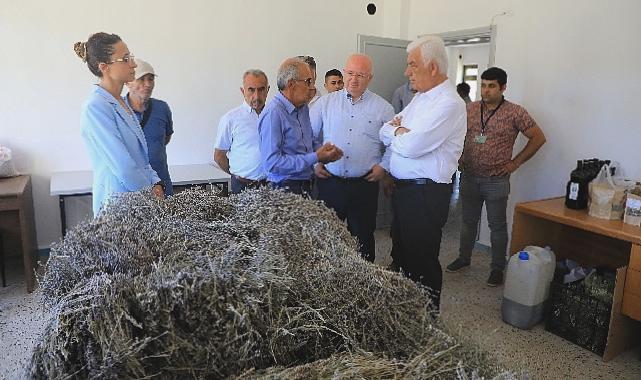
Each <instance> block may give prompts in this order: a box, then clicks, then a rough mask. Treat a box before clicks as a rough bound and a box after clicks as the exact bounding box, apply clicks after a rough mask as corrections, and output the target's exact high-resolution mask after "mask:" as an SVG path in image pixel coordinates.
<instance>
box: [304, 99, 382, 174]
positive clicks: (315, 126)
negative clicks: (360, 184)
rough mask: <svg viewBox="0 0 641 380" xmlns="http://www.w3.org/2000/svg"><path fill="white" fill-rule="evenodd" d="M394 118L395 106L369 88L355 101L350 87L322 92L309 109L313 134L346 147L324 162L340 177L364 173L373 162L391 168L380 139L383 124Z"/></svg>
mask: <svg viewBox="0 0 641 380" xmlns="http://www.w3.org/2000/svg"><path fill="white" fill-rule="evenodd" d="M392 118H394V109H393V108H392V105H391V104H389V103H388V102H387V101H386V100H385V99H383V98H381V97H380V96H378V95H376V94H375V93H373V92H371V91H369V90H366V91H365V92H364V93H363V95H362V96H361V97H360V99H358V101H356V102H354V103H352V98H351V96H350V95H349V93H348V92H347V90H345V89H342V90H340V91H335V92H332V93H329V94H327V95H324V96H322V97H321V98H320V99H319V100H318V102H316V104H315V105H314V107H312V109H311V111H310V119H311V122H312V130H313V131H314V136H319V137H320V136H322V141H323V142H324V143H326V142H331V143H332V144H334V145H336V146H337V147H338V148H340V149H341V150H342V151H343V157H342V158H341V159H340V160H338V161H335V162H331V163H328V164H326V165H325V167H326V169H327V171H329V172H330V173H332V175H334V176H338V177H362V176H364V175H365V174H367V173H368V172H369V171H370V170H371V169H372V167H373V166H374V165H381V166H382V167H383V168H385V169H386V170H388V169H389V153H386V154H385V159H383V152H385V145H383V143H382V142H381V140H380V139H379V136H378V134H379V131H380V129H381V126H383V124H385V123H387V122H388V121H390V120H392Z"/></svg>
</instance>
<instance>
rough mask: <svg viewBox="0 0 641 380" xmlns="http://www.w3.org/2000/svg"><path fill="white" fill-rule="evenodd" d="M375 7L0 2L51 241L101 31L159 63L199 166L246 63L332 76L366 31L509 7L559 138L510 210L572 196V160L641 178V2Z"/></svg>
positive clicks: (13, 143) (394, 0) (522, 82)
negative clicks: (85, 53)
mask: <svg viewBox="0 0 641 380" xmlns="http://www.w3.org/2000/svg"><path fill="white" fill-rule="evenodd" d="M368 2H369V1H360V0H349V1H343V0H327V1H322V2H320V1H318V2H317V1H313V2H312V1H294V0H272V1H269V2H262V1H258V0H254V1H251V0H224V1H216V2H209V1H205V0H187V1H182V2H175V1H171V0H157V1H153V2H151V1H134V2H132V1H123V0H112V1H111V2H109V3H108V4H106V5H101V3H96V2H86V1H80V0H73V1H65V2H42V1H36V0H23V1H13V2H10V1H6V0H5V1H2V2H1V3H0V57H2V63H1V64H0V68H1V70H0V75H1V79H2V82H1V83H2V91H0V144H2V145H7V146H9V147H10V148H12V149H13V150H14V152H15V155H16V163H17V166H18V169H19V170H21V171H23V172H28V173H31V174H32V175H33V181H34V196H35V206H36V219H37V232H38V242H39V245H40V246H41V247H44V246H47V245H49V244H50V243H51V242H52V241H54V240H56V239H58V238H59V232H58V231H59V216H58V208H57V203H56V200H55V199H53V198H52V197H50V196H49V177H50V173H51V172H54V171H62V170H80V169H89V168H90V165H89V160H88V158H87V154H86V152H85V150H84V146H83V144H82V141H81V138H80V133H79V123H78V119H79V117H78V115H79V112H80V106H81V104H82V102H83V100H84V99H85V97H86V96H87V94H88V92H89V91H90V84H91V83H93V82H94V81H95V80H94V78H92V76H91V74H90V73H89V72H88V70H87V69H86V67H85V66H84V65H83V64H82V62H81V61H80V60H79V59H78V58H76V56H75V54H74V53H73V50H72V44H73V42H75V41H78V40H84V39H86V38H87V36H88V35H89V34H90V33H92V32H95V31H99V30H104V31H109V32H115V33H118V34H120V35H121V36H122V37H123V38H124V40H125V41H126V42H127V43H128V45H129V47H130V49H131V51H132V52H133V53H134V54H136V55H138V56H139V57H141V58H145V59H147V60H149V61H150V62H152V64H154V66H155V67H156V69H157V71H158V74H159V78H158V81H157V85H156V91H155V96H157V97H159V98H162V99H165V100H167V101H168V102H169V104H170V106H171V107H172V110H173V112H174V120H175V127H176V135H175V137H174V139H173V140H172V143H171V144H170V146H169V150H168V154H169V162H170V164H189V163H203V162H209V161H210V160H211V158H210V156H211V151H212V144H213V139H214V136H215V132H216V131H215V129H216V128H215V125H216V123H217V120H218V118H219V117H220V116H221V115H222V114H223V113H224V112H225V111H226V110H227V109H229V108H231V107H233V106H235V105H236V104H238V103H239V102H240V101H241V99H240V96H239V93H238V87H239V85H240V75H241V73H242V72H243V70H244V69H245V68H248V67H259V68H262V69H264V70H265V71H266V72H267V73H268V74H269V77H270V80H271V82H272V83H273V82H274V74H275V71H276V69H277V66H278V64H279V63H280V62H281V61H282V59H283V58H285V57H287V56H291V55H296V54H311V55H313V56H315V57H316V58H317V61H318V62H319V70H318V72H319V73H324V72H325V71H326V70H327V69H329V68H330V67H341V65H342V64H343V61H344V59H345V57H346V56H347V55H348V54H349V53H350V52H353V51H355V50H356V49H357V46H356V34H358V33H361V34H367V35H380V36H382V37H391V38H409V39H412V38H413V37H415V36H417V35H420V34H426V33H437V32H446V31H453V30H462V29H470V28H478V27H483V26H487V25H489V23H490V20H491V19H492V16H494V15H495V14H498V13H500V12H503V11H507V12H509V15H507V16H499V17H496V19H495V23H496V25H497V39H496V65H497V66H500V67H503V68H504V69H505V70H506V71H507V72H508V75H509V82H508V90H507V92H506V96H507V98H508V99H510V100H512V101H515V102H517V103H520V104H522V105H524V106H525V107H526V108H527V109H528V110H529V112H530V113H531V114H532V115H533V116H534V118H535V119H536V120H537V121H538V123H539V124H540V125H541V127H542V128H543V130H544V131H545V134H546V136H547V138H548V143H547V144H546V145H545V146H544V147H543V148H542V150H541V151H540V152H539V154H538V155H537V156H536V157H535V158H534V159H533V160H531V161H530V162H528V163H527V164H526V165H525V166H523V167H522V168H521V169H520V170H519V171H518V172H517V173H516V174H515V175H514V176H513V179H512V196H511V202H510V203H511V204H510V206H512V205H513V204H514V203H515V202H519V201H523V200H529V199H536V198H544V197H550V196H557V195H562V194H563V193H564V191H565V190H564V189H565V183H566V181H567V180H568V176H569V172H570V170H571V169H572V165H573V163H574V162H575V161H576V159H580V158H584V157H601V158H609V159H613V160H617V161H619V162H620V163H621V164H622V167H623V169H624V171H625V172H626V174H627V175H628V176H630V177H635V178H641V165H639V164H638V162H639V154H638V151H639V149H638V146H639V141H641V128H640V127H639V126H638V120H641V107H639V106H638V104H639V101H638V96H639V89H641V73H639V70H638V64H637V62H639V61H641V49H639V48H638V47H637V46H638V41H637V38H638V36H640V35H641V21H640V20H639V17H638V16H639V14H641V2H639V1H637V0H616V1H612V2H608V3H607V4H606V3H604V2H602V1H597V0H584V1H582V2H581V3H580V4H578V3H577V2H570V1H555V0H541V1H539V2H532V1H526V0H513V1H508V0H487V1H483V2H470V1H466V0H451V1H448V2H443V1H435V0H383V1H378V2H375V3H376V5H377V6H378V12H377V13H376V15H375V16H369V15H367V13H366V12H365V7H366V5H367V3H368ZM386 10H387V12H386ZM274 90H275V86H274V87H273V88H272V92H273V91H274ZM519 144H523V141H522V140H520V141H519ZM521 146H522V145H521ZM510 210H511V207H510ZM509 218H510V219H511V212H510V215H509Z"/></svg>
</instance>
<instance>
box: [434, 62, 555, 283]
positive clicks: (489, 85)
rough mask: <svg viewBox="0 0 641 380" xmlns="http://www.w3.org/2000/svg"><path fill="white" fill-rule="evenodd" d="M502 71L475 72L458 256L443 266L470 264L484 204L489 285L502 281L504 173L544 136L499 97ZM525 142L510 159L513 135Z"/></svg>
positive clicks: (503, 83) (463, 163)
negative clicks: (477, 87) (477, 94)
mask: <svg viewBox="0 0 641 380" xmlns="http://www.w3.org/2000/svg"><path fill="white" fill-rule="evenodd" d="M506 84H507V74H506V73H505V71H503V70H502V69H500V68H498V67H492V68H489V69H487V70H486V71H485V72H483V74H482V75H481V98H482V100H481V101H476V102H472V103H470V104H468V106H467V134H466V136H465V146H464V149H463V155H462V156H461V159H460V160H459V170H461V172H462V174H461V185H460V186H461V188H460V197H461V202H462V208H463V218H462V226H461V236H460V247H459V257H458V258H457V259H456V260H454V261H453V262H452V263H450V264H449V265H448V266H447V269H446V270H447V271H448V272H458V271H460V270H463V269H467V268H469V267H470V262H471V256H472V249H473V248H474V243H475V241H476V235H477V227H478V224H479V220H480V218H481V208H482V207H483V203H485V206H486V209H487V219H488V224H489V227H490V240H491V244H492V264H491V272H490V276H489V278H488V280H487V284H488V285H489V286H499V285H501V284H502V283H503V270H504V269H505V255H506V253H507V241H508V234H507V220H506V210H507V199H508V194H509V193H510V174H511V173H513V172H514V171H516V170H517V169H518V168H519V167H520V166H521V165H523V164H524V163H525V162H526V161H527V160H529V159H530V158H531V157H532V156H534V154H535V153H536V152H537V151H538V150H539V148H541V146H542V145H543V144H544V143H545V135H544V134H543V131H542V130H541V128H539V126H538V125H537V124H536V121H534V119H533V118H532V117H531V116H530V115H529V114H528V112H527V111H526V110H525V108H523V107H521V106H519V105H518V104H514V103H512V102H510V101H507V100H505V97H504V96H503V93H504V92H505V89H506V88H507V86H506ZM519 132H520V133H522V134H523V135H525V137H527V138H528V142H527V145H526V146H525V147H524V148H523V150H521V151H520V152H519V153H518V154H517V155H516V156H515V157H514V158H512V150H513V148H514V142H515V141H516V137H517V136H518V134H519Z"/></svg>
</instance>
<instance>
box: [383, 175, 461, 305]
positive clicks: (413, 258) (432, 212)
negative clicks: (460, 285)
mask: <svg viewBox="0 0 641 380" xmlns="http://www.w3.org/2000/svg"><path fill="white" fill-rule="evenodd" d="M451 194H452V185H451V184H443V183H434V182H431V181H430V182H429V183H425V184H420V185H419V184H413V183H404V182H396V188H395V189H394V194H393V196H392V205H393V213H394V220H393V222H392V244H393V251H394V261H395V263H396V264H398V266H399V267H400V268H401V269H402V270H403V272H404V274H405V276H407V277H408V278H410V279H412V280H414V281H416V282H419V283H421V284H423V285H425V286H427V287H429V288H430V289H431V291H432V294H431V300H432V303H433V304H434V307H435V309H436V310H438V309H439V307H440V303H441V287H442V284H443V271H442V269H441V263H440V262H439V260H438V256H439V251H440V249H441V236H442V229H443V226H444V225H445V222H447V215H448V211H449V201H450V196H451Z"/></svg>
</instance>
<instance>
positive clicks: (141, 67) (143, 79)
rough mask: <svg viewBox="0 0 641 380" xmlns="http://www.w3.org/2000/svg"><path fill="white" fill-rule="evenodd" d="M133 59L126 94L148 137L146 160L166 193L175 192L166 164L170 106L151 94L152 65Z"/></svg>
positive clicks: (169, 133) (146, 137)
mask: <svg viewBox="0 0 641 380" xmlns="http://www.w3.org/2000/svg"><path fill="white" fill-rule="evenodd" d="M135 61H136V65H137V66H136V69H135V70H136V80H134V81H133V82H129V83H127V88H129V93H128V94H127V96H125V99H126V100H127V103H128V104H129V106H130V107H131V108H132V109H133V111H134V114H135V115H136V118H137V119H138V122H140V127H141V128H142V131H143V133H144V134H145V140H147V148H148V149H149V163H150V164H151V167H152V168H153V169H154V170H155V171H156V173H157V174H158V177H160V180H161V181H162V183H163V186H164V188H165V196H167V197H168V196H170V195H173V194H174V190H173V186H172V184H171V177H170V176H169V168H168V167H167V148H166V146H167V144H169V141H170V140H171V136H172V135H173V134H174V122H173V120H172V118H171V110H170V109H169V105H168V104H167V103H166V102H163V101H162V100H159V99H154V98H152V97H151V94H152V92H153V91H154V87H155V85H156V73H155V72H154V68H153V67H152V66H151V65H150V64H149V63H147V62H146V61H143V60H142V59H140V58H135Z"/></svg>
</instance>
